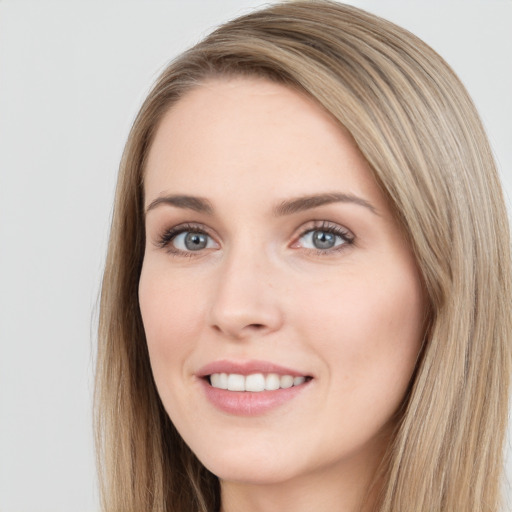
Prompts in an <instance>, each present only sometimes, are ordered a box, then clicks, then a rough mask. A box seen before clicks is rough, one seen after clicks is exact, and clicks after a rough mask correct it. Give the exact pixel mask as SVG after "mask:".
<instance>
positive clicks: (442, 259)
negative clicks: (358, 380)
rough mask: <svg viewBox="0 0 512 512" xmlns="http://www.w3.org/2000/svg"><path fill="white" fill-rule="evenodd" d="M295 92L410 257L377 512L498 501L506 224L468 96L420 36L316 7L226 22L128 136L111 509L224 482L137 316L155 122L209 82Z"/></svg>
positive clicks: (105, 355)
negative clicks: (340, 147)
mask: <svg viewBox="0 0 512 512" xmlns="http://www.w3.org/2000/svg"><path fill="white" fill-rule="evenodd" d="M233 74H234V75H250V76H251V75H252V76H262V77H266V78H268V79H269V80H274V81H277V82H279V83H283V84H285V85H288V86H290V87H294V88H297V89H300V90H302V91H303V92H305V93H306V94H308V95H309V96H310V97H312V98H314V99H315V100H316V101H317V102H318V104H319V105H321V106H323V107H324V108H325V109H326V110H327V111H329V112H330V113H331V115H332V116H333V117H334V118H335V119H337V120H338V121H339V122H340V124H342V125H343V126H345V128H347V129H348V131H349V132H350V133H351V134H352V136H353V138H354V140H355V142H356V144H357V145H358V147H359V148H360V150H361V152H362V154H363V155H364V156H365V158H366V159H367V160H368V162H369V163H370V165H371V167H372V169H373V172H374V176H375V179H376V180H377V182H378V183H379V185H380V186H381V188H382V191H383V192H384V194H386V196H387V197H388V198H389V202H390V204H391V205H392V207H393V208H394V211H395V213H396V216H397V218H398V220H399V222H400V223H401V225H402V226H403V228H404V230H405V232H406V233H407V236H408V239H409V241H410V244H411V247H412V248H413V250H414V253H415V255H416V259H417V263H418V266H419V268H420V270H421V274H422V278H423V281H424V285H425V289H426V293H427V295H428V300H429V311H428V318H429V325H428V329H427V331H426V333H425V341H424V345H423V349H422V353H421V356H420V359H419V361H418V365H417V368H416V371H415V375H414V377H413V381H412V382H411V386H410V391H409V392H408V394H407V397H406V398H405V399H404V404H403V407H402V408H401V411H400V415H399V417H400V419H399V422H398V425H397V429H396V433H395V435H394V439H393V442H392V443H391V445H390V446H389V450H388V453H387V455H386V458H385V461H383V466H382V467H383V471H384V473H383V476H382V479H383V480H382V481H383V482H384V484H383V487H382V490H381V495H380V499H379V504H378V508H377V509H376V510H378V511H379V512H411V511H422V512H423V511H429V512H453V511H467V512H475V511H489V512H496V511H497V510H498V508H499V501H500V500H499V494H500V493H499V488H500V476H501V474H502V465H503V464H502V462H503V444H504V436H505V431H506V425H507V411H508V393H509V376H510V370H511V349H510V333H511V332H512V329H511V328H512V321H511V286H510V283H511V275H510V253H509V230H508V223H507V214H506V210H505V205H504V200H503V197H502V192H501V188H500V183H499V179H498V175H497V172H496V168H495V164H494V161H493V157H492V153H491V150H490V148H489V145H488V142H487V139H486V136H485V133H484V130H483V128H482V125H481V123H480V121H479V118H478V115H477V112H476V110H475V108H474V106H473V104H472V102H471V100H470V98H469V96H468V94H467V92H466V91H465V89H464V87H463V86H462V84H461V83H460V81H459V80H458V79H457V77H456V76H455V74H454V73H453V71H452V70H451V69H450V68H449V66H448V65H447V64H446V63H445V62H444V61H443V60H442V59H441V58H440V57H439V56H438V55H437V54H436V53H435V52H434V51H433V50H432V49H431V48H429V47H428V46H427V45H426V44H425V43H423V42H422V41H420V40H419V39H417V38H416V37H415V36H413V35H412V34H410V33H409V32H407V31H406V30H403V29H401V28H399V27H397V26H395V25H393V24H392V23H389V22H387V21H385V20H383V19H380V18H378V17H376V16H373V15H371V14H368V13H366V12H364V11H361V10H359V9H356V8H354V7H350V6H345V5H342V4H338V3H334V2H328V1H302V2H288V3H285V4H280V5H274V6H271V7H268V8H266V9H264V10H262V11H258V12H254V13H252V14H249V15H246V16H244V17H241V18H239V19H236V20H234V21H231V22H229V23H227V24H225V25H223V26H222V27H220V28H219V29H218V30H216V31H215V32H213V33H212V34H211V35H210V36H208V37H207V38H206V39H205V40H204V41H202V42H200V43H199V44H197V45H196V46H195V47H193V48H192V49H190V50H189V51H187V52H185V53H184V54H183V55H181V56H180V57H179V58H178V59H177V60H175V61H174V62H173V63H171V65H170V66H169V67H168V68H167V69H166V70H165V71H164V72H163V74H162V75H161V77H160V78H159V79H158V81H157V83H156V84H155V86H154V88H153V89H152V91H151V93H150V94H149V96H148V98H147V99H146V101H145V103H144V104H143V106H142V108H141V110H140V112H139V114H138V116H137V118H136V120H135V122H134V125H133V128H132V130H131V133H130V136H129V139H128V142H127V144H126V148H125V152H124V155H123V159H122V162H121V168H120V173H119V181H118V186H117V191H116V198H115V207H114V214H113V220H112V228H111V236H110V243H109V249H108V257H107V262H106V268H105V274H104V280H103V286H102V293H101V310H100V324H99V346H98V360H97V361H98V362H97V381H96V424H97V447H98V457H99V459H98V460H99V468H100V482H101V494H102V504H103V509H104V510H105V511H109V512H111V511H123V512H126V511H133V512H140V511H144V512H150V511H151V512H164V511H171V510H172V511H180V512H187V511H190V512H192V511H194V512H197V510H201V511H202V512H206V511H214V510H217V509H218V507H219V500H220V498H219V484H218V481H217V478H216V477H215V476H214V475H212V474H211V473H209V472H208V471H207V470H206V469H205V468H204V467H203V466H202V465H201V463H200V462H199V461H198V460H197V459H196V457H195V456H194V454H193V453H191V451H190V450H189V448H188V447H187V446H186V445H185V444H184V442H183V441H182V439H181V438H180V436H179V434H178V433H177V432H176V431H175V429H174V427H173V425H172V422H171V420H170V419H169V418H168V416H167V414H166V413H165V411H164V409H163V407H162V404H161V402H160V399H159V397H158V394H157V391H156V388H155V385H154V382H153V378H152V374H151V368H150V364H149V358H148V353H147V348H146V342H145V336H144V330H143V327H142V321H141V316H140V311H139V305H138V295H137V289H138V280H139V276H140V270H141V265H142V259H143V254H144V241H145V234H144V223H143V173H144V165H145V160H146V157H147V154H148V150H149V147H150V145H151V142H152V139H153V136H154V133H155V131H156V130H157V128H158V125H159V121H160V120H161V118H162V117H163V115H164V113H165V112H166V111H167V110H168V109H169V108H170V107H171V106H172V105H173V104H174V103H175V102H176V101H178V100H179V99H180V98H181V97H182V96H183V95H184V94H185V93H186V92H187V91H189V90H190V89H192V88H193V87H195V86H196V85H197V84H199V83H201V82H203V81H204V80H205V79H207V78H208V77H210V76H225V75H233Z"/></svg>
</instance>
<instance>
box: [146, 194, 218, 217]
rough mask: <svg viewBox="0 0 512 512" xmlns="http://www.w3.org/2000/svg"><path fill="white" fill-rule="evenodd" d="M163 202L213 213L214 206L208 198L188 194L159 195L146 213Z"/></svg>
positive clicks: (200, 211)
mask: <svg viewBox="0 0 512 512" xmlns="http://www.w3.org/2000/svg"><path fill="white" fill-rule="evenodd" d="M161 204H168V205H170V206H176V207H177V208H184V209H186V210H193V211H195V212H199V213H206V214H208V215H211V214H212V213H213V206H212V204H211V203H210V201H208V199H204V198H202V197H194V196H186V195H171V196H161V197H157V198H156V199H155V200H154V201H152V202H151V203H150V204H149V206H148V207H147V208H146V214H147V213H148V212H149V211H150V210H153V209H154V208H156V207H157V206H159V205H161Z"/></svg>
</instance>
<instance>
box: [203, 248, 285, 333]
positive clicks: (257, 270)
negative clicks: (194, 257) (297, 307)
mask: <svg viewBox="0 0 512 512" xmlns="http://www.w3.org/2000/svg"><path fill="white" fill-rule="evenodd" d="M251 242H252V241H251V240H250V239H247V240H245V241H240V243H238V244H234V245H233V246H231V247H230V249H228V250H227V251H226V254H225V257H224V259H223V261H222V262H221V264H220V270H219V274H218V282H217V287H216V293H215V296H214V297H213V301H212V309H211V324H212V327H214V328H215V329H216V330H218V331H221V332H223V333H224V334H225V335H227V336H229V337H231V338H243V337H246V336H248V335H250V334H255V333H256V332H258V333H260V334H264V333H268V332H272V331H274V330H276V329H278V328H279V327H280V325H281V322H282V311H281V300H280V297H279V296H278V289H277V287H276V286H275V284H276V283H275V275H276V273H275V269H274V264H273V262H272V259H271V258H270V257H269V255H268V254H267V252H266V251H264V250H263V248H262V247H256V246H255V244H254V243H251Z"/></svg>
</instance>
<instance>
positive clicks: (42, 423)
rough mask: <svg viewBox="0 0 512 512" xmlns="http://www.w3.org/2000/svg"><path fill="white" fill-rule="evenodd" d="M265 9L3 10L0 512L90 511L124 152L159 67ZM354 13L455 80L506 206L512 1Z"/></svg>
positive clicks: (107, 4) (231, 1)
mask: <svg viewBox="0 0 512 512" xmlns="http://www.w3.org/2000/svg"><path fill="white" fill-rule="evenodd" d="M263 3H264V2H260V1H258V0H252V1H251V0H215V1H214V0H211V1H210V0H202V1H201V0H196V1H193V0H186V1H184V0H168V1H151V0H145V1H143V0H139V1H126V0H125V1H123V2H120V1H119V2H116V1H103V2H101V3H100V2H91V1H88V2H85V1H84V2H78V1H74V0H67V1H60V2H55V1H52V2H50V1H44V0H43V1H41V0H38V1H31V2H30V1H25V0H11V1H8V0H3V1H1V0H0V287H1V293H0V512H69V511H74V512H93V511H98V510H99V507H98V498H97V490H96V477H95V468H94V449H93V441H92V427H91V395H92V380H93V368H94V350H95V328H96V317H95V306H96V303H97V296H98V291H99V283H100V278H101V272H102V266H103V260H104V256H105V251H106V242H107V236H108V229H109V219H110V214H111V208H112V199H113V192H114V186H115V179H116V172H117V167H118V163H119V159H120V156H121V151H122V148H123V144H124V141H125V139H126V136H127V134H128V130H129V128H130V125H131V123H132V121H133V119H134V116H135V114H136V112H137V109H138V107H139V106H140V103H141V101H142V99H143V98H144V96H145V94H146V93H147V91H148V89H149V87H150V85H151V83H152V82H153V80H154V79H155V78H156V77H157V75H158V73H159V72H160V71H161V70H162V69H163V67H164V66H165V64H166V63H167V62H168V61H169V60H170V59H172V58H173V57H174V56H175V55H176V54H178V53H179V52H181V51H182V50H184V49H185V48H187V47H188V46H190V45H191V44H193V43H194V42H196V41H198V40H199V39H200V38H201V37H202V36H204V35H205V34H207V33H208V32H209V31H210V30H211V29H212V28H213V27H215V26H216V25H217V24H219V23H221V22H222V21H226V20H228V19H230V18H233V17H235V16H237V15H239V14H243V13H245V12H248V11H249V10H251V9H253V8H255V7H257V6H260V5H263ZM348 3H351V4H353V5H356V6H358V7H362V8H365V9H367V10H369V11H370V12H374V13H375V14H378V15H381V16H383V17H385V18H388V19H390V20H391V21H394V22H396V23H398V24H399V25H402V26H404V27H405V28H407V29H409V30H411V31H412V32H413V33H415V34H417V35H418V36H420V37H421V38H423V39H424V40H425V41H426V42H427V43H429V44H430V45H431V46H432V47H433V48H434V49H435V50H437V51H438V52H439V53H440V54H441V55H442V56H443V57H444V58H445V59H446V60H447V61H448V62H449V63H450V64H451V65H452V66H453V68H454V69H455V71H456V72H457V73H458V74H459V76H460V77H461V78H462V80H463V82H464V83H465V84H466V86H467V88H468V89H469V92H470V94H471V95H472V97H473V99H474V100H475V102H476V105H477V107H478V109H479V111H480V114H481V116H482V118H483V121H484V123H485V125H486V128H487V130H488V134H489V137H490V139H491V143H492V146H493V148H494V152H495V155H496V158H497V160H498V164H499V167H500V170H501V173H502V177H503V182H504V185H505V188H506V193H507V197H508V202H509V205H510V204H511V202H510V197H512V137H511V135H512V133H511V132H512V129H511V122H510V120H511V119H512V100H511V92H512V69H511V68H512V64H511V62H512V61H511V59H512V57H511V55H512V30H511V27H512V1H511V0H480V1H477V0H474V1H471V0H470V1H468V0H465V1H460V2H459V1H457V2H455V1H447V0H442V1H441V0H439V1H438V2H425V1H424V0H414V1H411V0H408V1H405V0H403V1H392V0H372V1H370V0H368V1H363V0H361V1H357V0H353V1H349V2H348ZM509 444H510V443H509ZM507 464H508V471H507V472H508V481H509V482H510V480H511V476H512V460H511V456H510V454H509V455H508V459H507ZM505 485H506V488H507V491H506V492H507V494H508V499H509V502H512V493H511V491H510V483H507V484H505Z"/></svg>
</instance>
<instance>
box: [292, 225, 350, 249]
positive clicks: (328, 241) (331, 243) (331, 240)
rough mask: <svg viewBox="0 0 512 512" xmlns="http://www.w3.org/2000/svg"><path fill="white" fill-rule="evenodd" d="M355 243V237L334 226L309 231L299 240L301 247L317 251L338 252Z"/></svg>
mask: <svg viewBox="0 0 512 512" xmlns="http://www.w3.org/2000/svg"><path fill="white" fill-rule="evenodd" d="M353 241H354V239H353V236H351V234H350V233H349V232H348V231H346V230H344V229H342V228H341V227H334V226H332V227H323V228H315V229H309V230H307V231H306V232H305V233H303V234H302V235H301V236H300V238H299V244H300V246H301V247H303V248H304V249H313V250H317V251H329V250H337V249H338V248H341V246H345V245H349V244H352V243H353Z"/></svg>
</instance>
